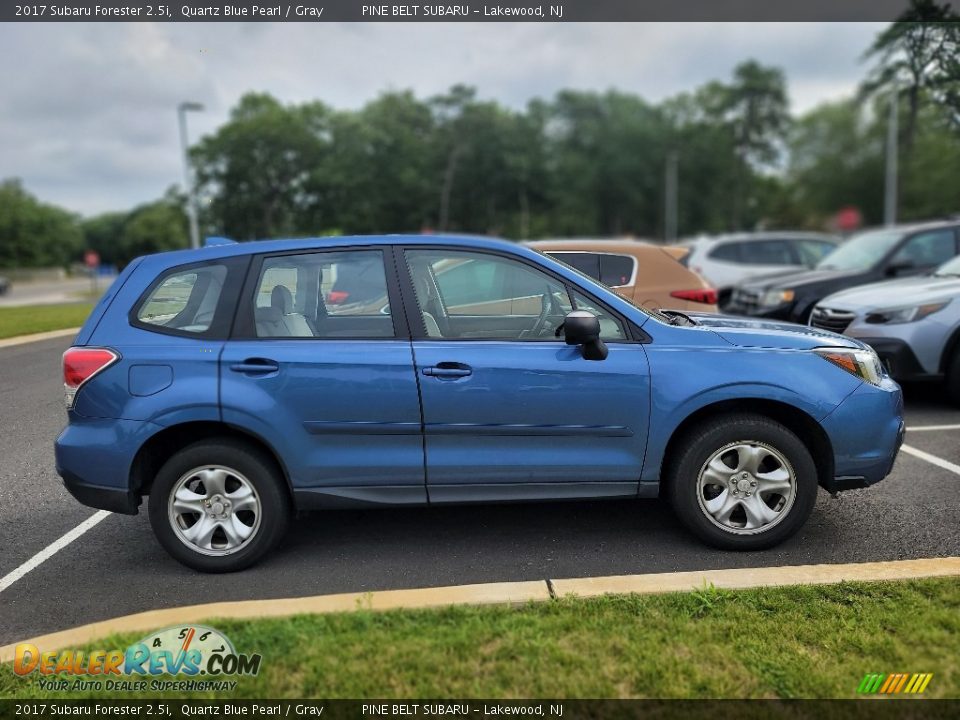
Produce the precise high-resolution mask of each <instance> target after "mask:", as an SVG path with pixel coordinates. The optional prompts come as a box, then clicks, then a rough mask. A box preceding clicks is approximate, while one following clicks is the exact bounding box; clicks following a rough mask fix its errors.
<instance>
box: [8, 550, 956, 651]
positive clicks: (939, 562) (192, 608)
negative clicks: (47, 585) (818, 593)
mask: <svg viewBox="0 0 960 720" xmlns="http://www.w3.org/2000/svg"><path fill="white" fill-rule="evenodd" d="M948 576H955V577H956V576H960V557H946V558H924V559H920V560H894V561H890V562H871V563H850V564H843V565H796V566H785V567H764V568H742V569H739V568H738V569H732V570H703V571H695V572H676V573H655V574H648V575H615V576H610V577H595V578H571V579H567V580H550V581H546V580H531V581H527V582H505V583H485V584H480V585H453V586H449V587H436V588H419V589H412V590H381V591H377V592H370V593H342V594H339V595H317V596H314V597H305V598H283V599H280V600H241V601H237V602H222V603H208V604H204V605H189V606H186V607H178V608H166V609H163V610H150V611H147V612H142V613H136V614H134V615H126V616H123V617H118V618H112V619H109V620H103V621H101V622H95V623H91V624H89V625H81V626H79V627H75V628H70V629H68V630H62V631H60V632H55V633H50V634H48V635H41V636H38V637H35V638H31V639H29V640H23V641H21V642H29V643H32V644H33V645H36V646H37V647H38V648H40V649H41V650H43V651H50V650H61V649H63V648H68V647H77V646H81V645H86V644H89V643H91V642H93V641H94V640H100V639H102V638H104V637H106V636H108V635H113V634H117V633H133V632H139V633H147V632H149V631H151V630H156V629H158V628H162V627H167V626H170V625H177V624H180V623H193V622H199V621H201V620H217V619H231V620H243V619H246V620H250V619H258V618H278V617H289V616H291V615H303V614H313V613H330V612H350V611H355V610H358V609H366V610H391V609H395V608H408V609H412V608H435V607H447V606H450V605H496V604H503V605H521V604H524V603H527V602H530V601H540V602H542V601H545V600H550V599H551V597H553V596H554V595H556V596H557V597H564V596H567V595H576V596H579V597H592V596H597V595H607V594H614V593H616V594H623V593H641V594H653V593H667V592H689V591H691V590H695V589H697V588H700V587H702V586H703V585H704V583H706V584H713V585H714V586H715V587H718V588H731V589H733V588H741V589H742V588H752V587H770V586H776V585H781V586H782V585H829V584H832V583H838V582H844V581H872V580H910V579H916V578H926V577H948ZM551 587H552V589H553V592H551ZM18 644H20V643H11V644H10V645H5V646H3V647H0V663H6V662H12V661H13V657H14V651H15V649H16V646H17V645H18Z"/></svg>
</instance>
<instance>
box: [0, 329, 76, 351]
mask: <svg viewBox="0 0 960 720" xmlns="http://www.w3.org/2000/svg"><path fill="white" fill-rule="evenodd" d="M78 332H80V328H78V327H75V328H66V329H65V330H49V331H47V332H41V333H33V334H32V335H17V336H16V337H12V338H5V339H3V340H0V348H7V347H14V346H16V345H26V344H27V343H33V342H40V341H41V340H54V339H56V338H62V337H68V336H70V335H76V334H77V333H78Z"/></svg>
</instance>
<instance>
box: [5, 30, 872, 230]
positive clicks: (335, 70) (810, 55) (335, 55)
mask: <svg viewBox="0 0 960 720" xmlns="http://www.w3.org/2000/svg"><path fill="white" fill-rule="evenodd" d="M880 27H882V26H878V25H874V24H868V23H769V24H767V23H709V24H706V23H699V24H698V23H644V24H632V23H610V24H606V23H585V24H574V23H570V24H537V23H516V24H505V23H495V24H494V23H489V24H475V23H464V24H459V23H451V24H439V23H419V24H417V23H415V24H385V23H350V24H342V25H328V24H322V23H296V24H295V23H290V24H282V23H277V24H267V23H262V24H260V23H194V24H191V23H181V24H150V23H134V24H118V23H103V24H95V23H94V24H90V23H77V24H56V23H55V24H43V25H40V24H27V25H23V24H17V25H15V26H14V25H9V24H8V25H6V26H5V27H2V28H0V63H2V66H3V67H4V68H5V72H4V73H3V75H2V77H0V97H3V99H4V101H3V103H2V104H0V157H2V158H3V160H4V162H3V165H2V170H0V172H2V173H3V175H4V176H18V177H21V178H22V179H23V180H24V182H25V184H26V186H27V187H28V188H29V189H30V190H31V191H32V192H34V193H36V194H37V195H39V196H40V197H41V198H43V199H44V200H47V201H50V202H55V203H58V204H61V205H63V206H65V207H68V208H70V209H72V210H75V211H78V212H81V213H84V214H92V213H96V212H101V211H105V210H112V209H124V208H128V207H131V206H132V205H135V204H137V203H140V202H146V201H149V200H152V199H154V198H156V197H159V196H160V195H161V194H162V193H163V192H164V190H165V189H166V188H167V187H169V186H170V185H172V184H175V183H179V182H180V178H181V173H182V166H181V161H180V156H179V144H178V137H177V127H176V114H175V108H176V105H177V103H179V102H180V101H181V100H185V99H189V100H196V101H200V102H202V103H204V105H205V106H206V111H205V112H203V113H196V114H191V115H190V130H191V136H192V137H193V138H196V137H199V135H200V134H203V133H208V132H211V131H213V130H215V129H216V128H217V127H218V126H219V125H220V124H222V123H223V122H225V121H226V119H227V117H228V114H229V110H230V108H231V106H232V105H233V104H234V103H235V102H236V101H237V99H238V98H239V97H240V96H241V95H242V94H243V93H244V92H247V91H250V90H258V91H266V92H270V93H272V94H273V95H275V96H277V97H279V98H280V99H282V100H283V101H285V102H301V101H305V100H313V99H320V100H322V101H324V102H326V103H328V104H330V105H333V106H335V107H344V108H356V107H359V106H361V105H362V104H363V103H364V102H366V101H367V100H369V99H371V98H373V97H375V96H376V95H377V94H378V93H379V92H382V91H383V90H386V89H398V88H410V89H413V90H414V91H415V92H416V93H417V94H418V95H420V96H429V95H433V94H436V93H440V92H443V91H444V90H446V89H447V88H449V87H450V86H451V85H453V84H455V83H460V82H463V83H467V84H470V85H474V86H476V87H477V88H478V90H479V92H480V95H481V96H482V97H485V98H494V99H497V100H499V101H500V102H503V103H506V104H508V105H510V106H513V107H518V108H519V107H523V106H524V105H525V104H526V102H527V101H528V100H530V99H531V98H533V97H549V96H551V95H553V94H554V93H555V92H556V91H557V90H559V89H561V88H568V87H569V88H577V89H595V90H604V89H607V88H618V89H620V90H624V91H629V92H635V93H638V94H640V95H642V96H644V97H645V98H647V99H648V100H650V101H654V102H656V101H659V100H662V99H663V98H665V97H669V96H671V95H674V94H676V93H678V92H681V91H686V90H692V89H694V88H695V87H697V86H698V85H700V84H702V83H704V82H706V81H709V80H712V79H725V78H727V77H729V75H730V73H731V71H732V69H733V67H734V66H735V65H736V64H737V63H739V62H741V61H742V60H744V59H746V58H756V59H758V60H759V61H761V62H763V63H765V64H771V65H776V66H779V67H782V68H783V69H784V70H785V72H786V74H787V78H788V82H789V89H790V92H791V98H792V101H793V108H794V110H796V111H803V110H806V109H809V108H810V107H812V106H814V105H816V104H817V103H819V102H822V101H824V100H832V99H836V98H838V97H842V96H843V95H845V94H849V93H850V92H852V91H853V89H854V88H855V86H856V84H857V83H858V82H859V80H860V79H861V77H862V76H863V73H864V72H865V68H864V66H863V65H862V64H861V63H860V62H859V58H860V56H861V55H862V53H863V51H864V49H865V48H866V47H867V46H868V44H869V43H870V41H871V40H872V39H873V37H874V35H875V34H876V33H877V32H878V31H879V29H880Z"/></svg>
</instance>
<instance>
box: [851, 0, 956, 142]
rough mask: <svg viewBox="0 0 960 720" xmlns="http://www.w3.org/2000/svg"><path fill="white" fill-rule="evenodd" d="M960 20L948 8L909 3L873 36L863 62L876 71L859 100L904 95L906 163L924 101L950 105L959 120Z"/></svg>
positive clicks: (917, 0)
mask: <svg viewBox="0 0 960 720" xmlns="http://www.w3.org/2000/svg"><path fill="white" fill-rule="evenodd" d="M958 54H960V15H958V14H957V13H955V12H954V11H953V10H952V9H951V7H950V5H949V4H947V3H944V4H943V5H939V4H937V3H936V1H935V0H911V3H910V7H909V8H908V9H907V10H906V11H905V12H904V13H903V14H902V15H901V16H900V17H899V18H898V19H897V21H896V22H894V23H893V24H891V25H890V26H889V27H888V28H886V29H885V30H884V31H883V32H881V33H880V34H879V35H877V37H876V39H875V40H874V42H873V44H872V45H871V46H870V48H869V49H868V50H867V52H866V53H865V54H864V58H865V59H866V58H875V59H876V65H875V66H874V67H873V69H872V70H871V71H870V74H869V75H868V76H867V79H866V80H865V81H864V82H863V84H862V85H861V88H860V93H861V97H868V96H871V95H877V94H888V95H889V94H890V93H892V92H904V93H905V94H906V97H907V120H906V123H905V127H904V129H903V138H904V150H905V153H906V156H907V159H908V160H909V158H910V156H911V154H912V151H913V143H914V138H915V137H916V133H917V116H918V114H919V112H920V104H921V101H922V100H923V98H924V96H927V97H929V98H931V99H933V100H935V101H939V102H941V103H945V104H947V105H949V106H950V107H951V108H952V110H953V113H954V116H955V118H958V119H960V60H958Z"/></svg>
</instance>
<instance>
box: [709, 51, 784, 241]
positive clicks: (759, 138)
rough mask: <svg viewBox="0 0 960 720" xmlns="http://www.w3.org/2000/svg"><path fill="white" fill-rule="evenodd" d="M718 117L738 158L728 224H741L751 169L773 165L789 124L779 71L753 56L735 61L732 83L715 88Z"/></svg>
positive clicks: (746, 200) (738, 226)
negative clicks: (741, 60) (766, 65)
mask: <svg viewBox="0 0 960 720" xmlns="http://www.w3.org/2000/svg"><path fill="white" fill-rule="evenodd" d="M716 102H717V103H718V107H716V110H717V111H718V115H717V116H718V117H719V118H721V119H722V120H723V121H724V122H726V123H727V124H728V126H729V127H730V131H731V134H732V138H733V148H734V152H735V153H736V156H737V158H738V159H739V161H740V162H739V164H738V166H737V168H736V170H737V171H736V173H735V177H734V183H735V184H734V192H733V198H732V203H731V224H732V226H733V229H734V230H739V229H740V228H741V226H742V221H743V217H744V214H745V205H747V204H749V198H748V197H747V194H748V192H749V186H750V184H751V172H750V171H751V170H761V169H763V168H765V167H770V166H772V165H774V164H775V163H776V162H777V160H778V159H779V157H780V148H781V145H782V142H783V141H784V139H785V137H786V133H787V130H788V128H789V124H790V112H789V102H788V100H787V90H786V82H785V80H784V77H783V71H781V70H779V69H778V68H770V67H764V66H762V65H760V63H758V62H756V61H754V60H748V61H747V62H745V63H741V64H740V65H738V66H737V67H736V68H735V69H734V72H733V83H732V84H731V85H728V86H720V87H719V88H717V99H716Z"/></svg>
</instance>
